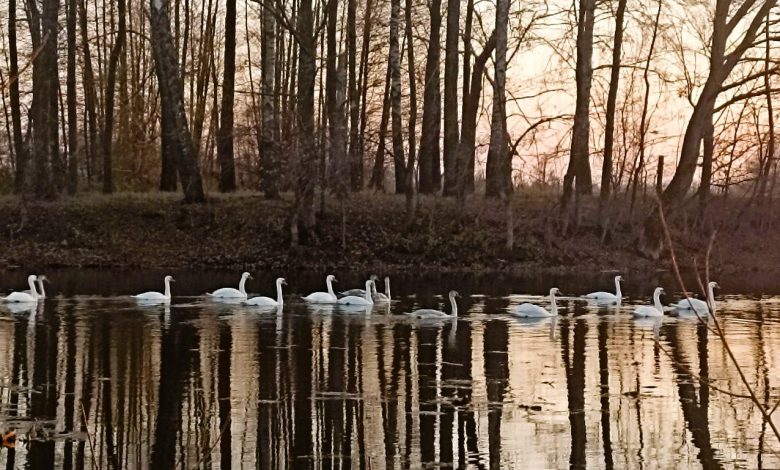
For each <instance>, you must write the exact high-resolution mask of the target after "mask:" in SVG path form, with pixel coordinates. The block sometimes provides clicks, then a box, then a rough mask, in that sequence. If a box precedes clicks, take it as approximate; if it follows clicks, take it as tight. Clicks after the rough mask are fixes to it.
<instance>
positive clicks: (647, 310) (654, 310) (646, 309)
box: [634, 287, 664, 317]
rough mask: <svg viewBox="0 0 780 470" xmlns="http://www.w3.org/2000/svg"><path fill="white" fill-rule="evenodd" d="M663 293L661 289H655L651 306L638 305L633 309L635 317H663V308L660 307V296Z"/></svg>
mask: <svg viewBox="0 0 780 470" xmlns="http://www.w3.org/2000/svg"><path fill="white" fill-rule="evenodd" d="M663 293H664V289H663V287H656V288H655V292H653V305H640V306H639V307H637V308H635V309H634V316H635V317H662V316H664V307H663V305H661V294H663Z"/></svg>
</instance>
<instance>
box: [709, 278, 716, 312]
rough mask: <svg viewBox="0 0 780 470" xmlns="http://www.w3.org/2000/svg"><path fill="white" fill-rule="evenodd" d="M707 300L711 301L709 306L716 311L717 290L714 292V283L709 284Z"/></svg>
mask: <svg viewBox="0 0 780 470" xmlns="http://www.w3.org/2000/svg"><path fill="white" fill-rule="evenodd" d="M707 300H708V301H709V307H710V308H711V309H712V310H713V311H715V292H713V289H712V284H710V285H708V286H707Z"/></svg>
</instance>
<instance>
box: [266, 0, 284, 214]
mask: <svg viewBox="0 0 780 470" xmlns="http://www.w3.org/2000/svg"><path fill="white" fill-rule="evenodd" d="M275 48H276V20H275V18H274V15H273V13H272V12H271V11H270V10H269V9H268V8H264V9H263V46H262V51H263V53H262V60H263V71H262V79H263V88H262V89H263V94H262V115H263V134H262V151H263V162H262V169H263V191H264V192H265V197H266V198H267V199H276V198H278V197H279V181H278V180H279V176H280V174H279V163H278V161H277V158H278V155H277V153H276V133H277V127H278V123H277V121H276V114H277V110H276V109H275V108H276V105H275V102H274V96H275V92H274V79H275V72H276V70H277V66H276V50H275Z"/></svg>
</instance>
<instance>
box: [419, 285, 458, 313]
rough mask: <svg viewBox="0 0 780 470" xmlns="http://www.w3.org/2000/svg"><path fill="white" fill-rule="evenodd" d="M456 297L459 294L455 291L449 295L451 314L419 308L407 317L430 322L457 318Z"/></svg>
mask: <svg viewBox="0 0 780 470" xmlns="http://www.w3.org/2000/svg"><path fill="white" fill-rule="evenodd" d="M456 297H460V294H458V292H457V291H454V290H451V291H450V294H449V298H450V305H451V306H452V313H451V314H449V315H448V314H447V313H445V312H442V311H441V310H435V309H432V308H421V309H419V310H415V311H413V312H411V313H409V314H408V315H411V316H413V317H415V318H417V319H420V320H432V319H440V318H441V319H446V318H453V319H454V318H457V317H458V303H457V302H456V301H455V298H456Z"/></svg>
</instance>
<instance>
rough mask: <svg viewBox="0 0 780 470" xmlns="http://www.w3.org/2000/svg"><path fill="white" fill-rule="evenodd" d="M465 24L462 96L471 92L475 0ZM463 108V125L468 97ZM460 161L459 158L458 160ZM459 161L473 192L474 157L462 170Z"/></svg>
mask: <svg viewBox="0 0 780 470" xmlns="http://www.w3.org/2000/svg"><path fill="white" fill-rule="evenodd" d="M464 22H465V24H464V25H463V93H462V96H464V97H465V96H469V95H470V94H471V93H470V91H471V55H472V54H473V52H474V48H473V47H472V45H471V31H472V27H473V23H474V0H468V1H467V2H466V18H465V21H464ZM461 105H462V109H461V126H462V125H463V124H462V123H463V122H464V121H465V120H466V114H467V113H468V112H469V110H468V105H467V104H466V99H465V98H464V99H463V100H462V103H461ZM458 161H459V160H458ZM458 164H459V163H456V169H457V171H458V172H459V174H462V175H465V178H466V182H465V185H466V186H465V188H466V193H468V194H471V193H473V192H474V170H475V166H474V158H473V156H472V158H469V159H467V165H468V167H467V168H466V169H464V170H461V169H460V168H457V165H458ZM460 172H463V173H460Z"/></svg>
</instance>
